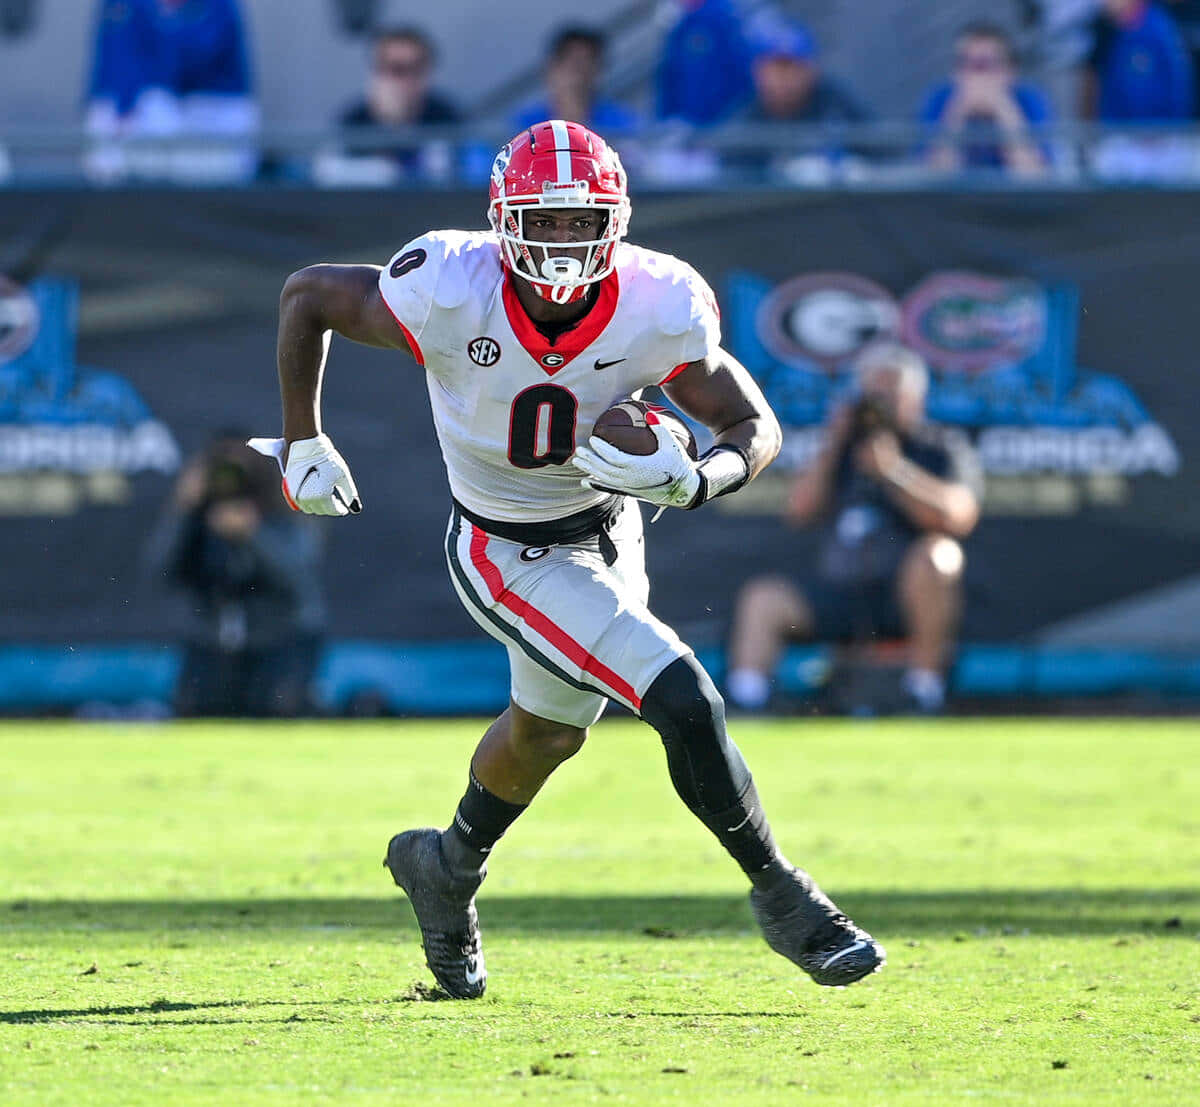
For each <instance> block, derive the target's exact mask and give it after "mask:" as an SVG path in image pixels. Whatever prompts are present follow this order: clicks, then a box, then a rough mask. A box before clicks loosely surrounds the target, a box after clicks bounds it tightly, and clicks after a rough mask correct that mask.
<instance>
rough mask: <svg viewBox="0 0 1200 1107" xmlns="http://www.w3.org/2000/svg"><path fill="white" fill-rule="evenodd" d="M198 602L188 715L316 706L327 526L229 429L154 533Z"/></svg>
mask: <svg viewBox="0 0 1200 1107" xmlns="http://www.w3.org/2000/svg"><path fill="white" fill-rule="evenodd" d="M150 552H151V557H152V560H153V562H154V564H155V566H156V569H157V572H158V573H159V574H161V576H162V577H163V578H165V580H166V581H167V582H168V583H169V584H171V585H173V586H174V587H176V588H178V589H179V590H180V591H181V592H183V593H184V594H185V595H186V597H187V599H188V601H189V602H188V606H189V609H190V614H191V616H192V620H191V621H192V630H191V633H190V634H189V635H188V639H187V641H186V642H185V644H184V651H183V665H182V668H181V670H180V674H179V680H178V683H177V685H176V690H175V709H176V712H177V713H178V714H179V715H203V716H214V715H219V716H243V715H250V716H278V717H288V716H295V715H305V714H309V713H311V712H312V709H313V698H312V694H311V691H310V685H311V682H312V676H313V671H314V669H315V666H316V660H317V654H318V652H319V650H320V644H321V634H322V630H323V628H324V622H325V605H324V600H323V597H322V589H321V586H320V580H319V573H318V570H319V562H320V549H319V546H318V540H317V533H316V531H315V530H313V529H312V527H311V526H310V525H309V523H308V521H307V520H306V519H305V518H304V517H302V516H295V515H292V513H291V512H289V511H288V510H287V509H286V506H285V505H284V502H283V500H282V498H281V497H280V495H279V477H278V473H277V472H276V470H275V466H274V464H273V463H272V462H271V461H269V460H267V459H266V458H263V457H262V456H260V455H259V454H256V453H255V452H254V451H253V450H250V449H249V448H247V446H246V445H245V436H244V435H240V434H233V433H229V434H221V435H219V436H217V437H216V438H215V439H214V440H213V442H212V443H211V444H210V445H209V447H208V448H207V449H206V450H204V451H203V452H202V453H201V454H200V455H199V456H197V457H195V458H193V459H192V460H191V461H189V462H188V463H187V464H186V465H185V466H184V468H183V471H182V472H181V473H180V476H179V479H178V481H177V482H176V485H175V489H174V493H173V495H172V497H171V500H170V501H169V503H168V505H167V507H166V509H165V511H164V514H163V517H162V519H161V520H160V522H159V524H158V527H157V528H156V530H155V533H154V535H153V537H152V539H151V546H150Z"/></svg>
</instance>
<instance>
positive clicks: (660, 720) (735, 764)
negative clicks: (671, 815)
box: [642, 654, 750, 811]
mask: <svg viewBox="0 0 1200 1107" xmlns="http://www.w3.org/2000/svg"><path fill="white" fill-rule="evenodd" d="M642 718H643V719H645V720H646V722H648V723H649V724H650V725H651V726H652V727H654V729H655V730H657V731H658V733H659V736H660V737H661V738H662V742H663V746H665V747H666V751H667V764H668V766H669V768H670V770H671V779H672V781H673V782H674V783H675V787H676V789H677V790H678V791H679V793H680V795H681V796H683V798H684V800H685V801H686V802H687V804H688V806H689V807H692V808H693V810H697V811H723V810H725V809H726V808H729V807H731V806H733V805H734V804H735V803H736V802H737V801H738V799H739V797H740V796H741V794H742V793H743V792H744V791H745V790H746V787H747V785H748V784H749V782H750V771H749V770H748V769H747V768H746V763H745V761H743V760H742V755H741V752H740V751H739V750H738V748H737V746H735V745H734V744H733V742H732V741H730V739H729V735H728V734H726V732H725V701H724V700H723V699H721V694H720V692H718V691H717V686H716V685H715V684H713V682H712V678H711V677H710V676H709V675H708V673H707V672H705V670H704V667H703V666H702V665H701V664H700V662H699V661H697V660H696V658H695V657H694V656H692V655H691V654H689V655H688V656H687V657H681V658H679V659H678V660H677V661H673V662H672V663H671V664H670V665H668V666H667V667H666V668H665V669H664V670H663V671H662V672H661V673H659V675H658V677H657V678H656V679H655V681H654V683H653V684H651V685H650V687H649V688H648V689H647V690H646V694H645V695H644V696H643V697H642Z"/></svg>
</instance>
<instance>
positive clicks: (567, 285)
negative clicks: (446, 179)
mask: <svg viewBox="0 0 1200 1107" xmlns="http://www.w3.org/2000/svg"><path fill="white" fill-rule="evenodd" d="M490 193H491V197H490V202H489V204H488V220H489V222H490V223H491V225H492V229H493V230H494V231H495V232H496V234H497V235H498V236H499V237H500V259H501V264H503V266H504V268H505V269H506V270H508V271H509V272H510V273H512V274H513V275H514V276H517V277H520V278H521V279H522V280H524V281H527V282H528V283H529V284H530V285H531V286H532V288H533V289H534V291H535V292H536V293H537V294H538V295H539V296H541V297H542V298H543V299H544V300H551V301H553V302H554V303H557V304H567V303H571V302H572V301H574V300H578V299H580V298H581V297H582V296H583V295H584V294H585V293H586V292H587V288H588V286H589V285H591V284H595V283H596V282H597V281H602V280H603V279H604V278H605V277H607V276H608V275H609V274H610V273H611V272H612V271H613V268H614V267H615V264H616V262H615V254H616V248H617V243H618V242H620V240H621V239H622V238H623V237H624V235H625V232H626V230H627V229H628V227H629V210H630V209H629V194H628V186H627V182H626V178H625V170H624V168H623V167H622V165H621V159H620V158H619V157H618V156H617V152H616V151H615V150H614V149H612V147H610V146H609V145H608V143H606V142H605V141H604V139H602V138H601V137H600V136H599V135H598V134H595V133H594V132H592V131H589V130H588V129H587V127H585V126H583V125H582V124H580V123H569V122H567V121H565V120H562V119H551V120H548V121H547V122H545V123H538V124H536V125H534V126H533V127H530V128H529V130H527V131H522V132H521V134H519V135H517V137H516V138H514V139H513V140H512V141H511V142H509V143H506V144H505V146H504V147H503V148H502V149H501V150H500V152H499V153H498V154H497V155H496V160H495V161H494V162H493V163H492V179H491V187H490ZM548 208H554V209H557V210H560V211H561V210H573V209H578V208H595V209H599V210H600V211H602V212H603V214H604V225H603V226H602V227H601V228H600V234H599V237H597V238H594V239H587V240H583V241H579V242H577V243H572V244H571V245H570V246H569V247H568V246H553V247H551V246H549V245H548V244H547V243H545V242H539V241H537V240H535V239H531V238H529V237H528V236H527V235H526V233H525V217H526V215H527V213H528V212H530V211H537V210H539V209H541V210H545V209H548ZM568 251H569V252H568Z"/></svg>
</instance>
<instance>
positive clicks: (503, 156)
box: [492, 142, 512, 196]
mask: <svg viewBox="0 0 1200 1107" xmlns="http://www.w3.org/2000/svg"><path fill="white" fill-rule="evenodd" d="M510 161H512V143H510V142H506V143H505V144H504V145H503V146H501V147H500V150H499V152H498V153H497V154H496V160H495V161H493V162H492V186H493V188H494V189H496V191H498V192H499V193H500V195H502V196H503V195H504V174H505V172H506V171H507V169H508V163H509V162H510Z"/></svg>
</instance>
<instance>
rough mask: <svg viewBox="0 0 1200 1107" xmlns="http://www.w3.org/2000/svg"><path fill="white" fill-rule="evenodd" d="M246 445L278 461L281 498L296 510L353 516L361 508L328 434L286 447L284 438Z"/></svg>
mask: <svg viewBox="0 0 1200 1107" xmlns="http://www.w3.org/2000/svg"><path fill="white" fill-rule="evenodd" d="M246 445H247V446H249V447H250V448H251V449H252V450H257V451H258V452H259V453H260V454H265V455H266V456H267V457H273V458H274V459H275V460H276V461H277V462H278V463H279V471H280V472H281V473H282V474H283V494H284V498H285V499H286V500H287V501H288V503H289V504H290V505H291V506H292V508H294V509H295V510H296V511H303V512H305V513H306V514H308V515H357V514H358V513H359V512H360V511H362V501H361V500H360V499H359V498H358V489H357V488H355V487H354V478H353V477H352V476H351V475H350V468H349V466H348V465H347V464H346V462H345V460H344V459H343V458H342V455H341V454H339V453H338V452H337V450H335V449H334V448H333V443H332V442H331V441H330V440H329V436H328V435H325V434H318V435H317V437H316V438H302V439H299V440H298V441H296V442H293V443H292V445H291V448H290V449H289V448H288V444H287V440H286V439H284V438H251V439H250V441H249V442H247V443H246Z"/></svg>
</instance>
